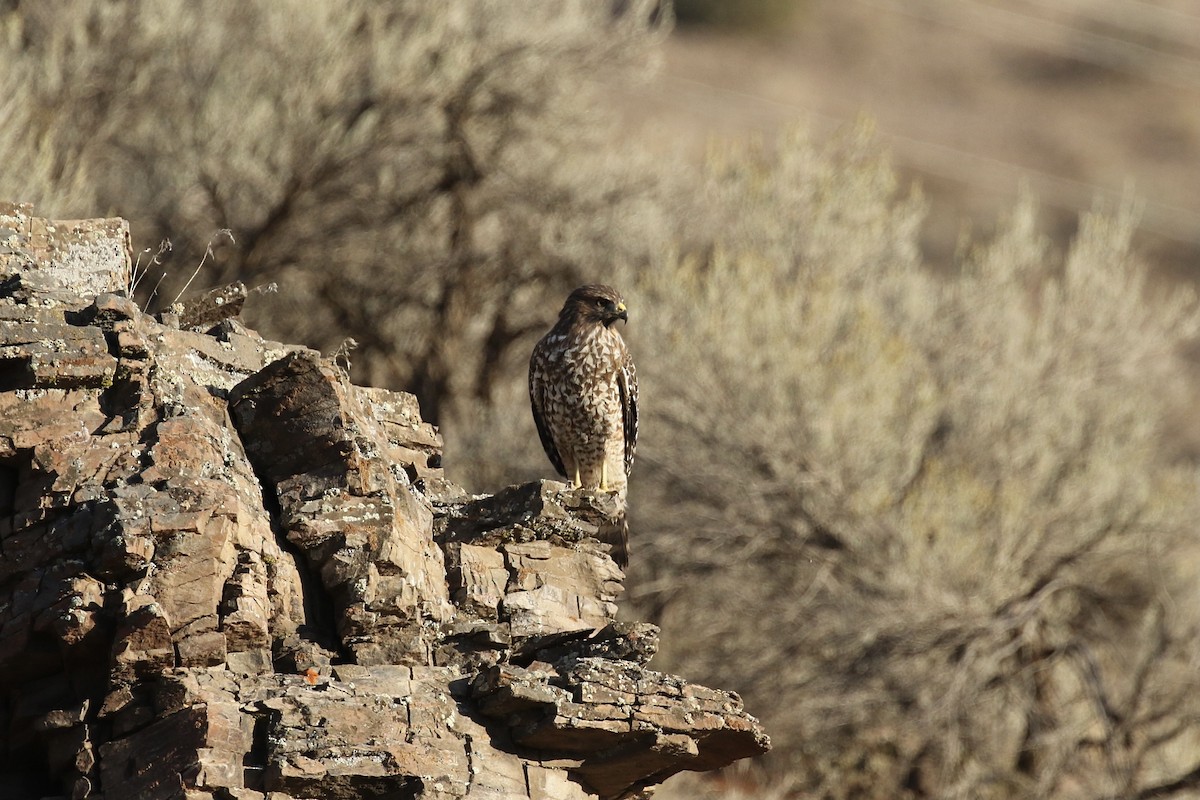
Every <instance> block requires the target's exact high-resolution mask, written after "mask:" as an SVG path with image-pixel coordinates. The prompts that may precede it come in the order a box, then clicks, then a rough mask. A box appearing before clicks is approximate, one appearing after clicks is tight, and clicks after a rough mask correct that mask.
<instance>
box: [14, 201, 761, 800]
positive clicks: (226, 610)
mask: <svg viewBox="0 0 1200 800" xmlns="http://www.w3.org/2000/svg"><path fill="white" fill-rule="evenodd" d="M129 269H130V262H129V243H128V232H127V226H126V225H125V223H124V222H123V221H121V220H89V221H80V222H70V223H57V222H52V221H48V220H41V219H38V218H36V217H33V216H32V215H31V214H30V212H29V209H28V207H24V206H14V205H11V204H0V675H3V678H4V679H3V680H0V731H3V733H2V734H0V797H4V798H14V799H18V800H19V799H21V798H41V797H52V796H55V797H71V798H78V799H80V800H82V798H88V797H95V798H108V800H114V799H115V798H121V799H122V800H124V798H147V799H153V798H164V799H165V798H188V800H203V799H204V798H220V799H221V800H226V799H227V798H238V799H239V800H249V799H251V798H260V799H261V800H266V799H267V798H270V799H271V800H288V799H289V798H297V799H299V798H317V797H319V798H347V799H349V798H356V799H357V798H465V797H478V798H485V797H486V798H501V797H504V798H508V797H513V798H522V797H523V798H564V799H565V798H584V797H594V796H601V797H621V796H633V795H635V794H637V793H638V792H640V791H642V790H643V789H645V788H646V787H649V786H652V785H654V784H656V783H658V782H661V781H662V780H664V779H665V778H667V777H669V776H670V775H672V774H674V773H676V772H678V771H680V770H708V769H715V768H718V767H721V766H724V765H726V764H729V763H731V762H732V761H734V760H736V759H740V758H744V757H747V756H752V755H756V754H758V753H762V752H765V751H766V750H767V749H768V748H769V742H768V740H767V738H766V736H765V734H764V732H763V731H762V729H761V727H760V726H759V724H758V723H757V721H756V720H755V719H754V718H753V717H751V716H749V715H748V714H746V712H745V711H744V710H743V708H742V705H741V702H740V700H739V699H738V698H737V696H736V695H733V694H732V693H729V692H724V691H719V690H713V689H707V688H704V687H699V686H694V685H691V684H688V683H686V682H685V681H683V680H682V679H679V678H676V677H674V676H670V675H664V674H662V673H657V672H653V671H651V670H649V669H647V667H646V665H647V663H648V662H649V661H650V659H651V658H652V657H653V655H654V652H655V650H656V649H657V641H658V639H657V637H658V631H657V629H655V628H654V626H652V625H647V624H645V623H627V622H617V621H616V620H615V616H616V612H617V600H618V598H619V595H620V593H621V591H622V586H621V582H622V580H623V578H624V576H623V574H622V573H621V571H620V570H619V569H618V568H617V566H616V565H615V564H614V563H613V562H612V560H611V559H610V558H609V556H608V553H607V549H606V547H605V546H604V545H601V544H600V543H599V542H597V541H596V540H595V538H594V535H595V533H596V530H597V528H598V526H600V525H602V524H604V523H605V521H606V520H608V519H609V518H610V516H611V515H612V514H613V513H614V511H615V507H614V505H613V501H612V498H610V497H608V496H607V495H602V494H597V493H589V492H586V491H569V490H568V489H567V487H565V486H563V485H562V484H557V483H553V482H539V483H534V484H527V485H523V486H516V487H509V488H508V489H505V490H503V491H501V492H499V493H497V494H495V495H488V496H470V495H468V494H466V493H465V492H464V491H463V490H461V489H458V488H457V487H454V486H453V485H452V484H450V483H448V482H447V481H446V480H445V479H444V477H443V475H442V472H441V439H440V437H439V435H438V433H437V431H436V430H435V429H434V428H433V427H432V426H430V425H428V424H427V423H425V422H423V421H422V420H421V417H420V413H419V409H418V408H417V406H416V402H415V400H414V399H413V398H412V397H411V396H409V395H406V394H403V393H397V392H390V391H385V390H381V389H368V388H364V387H358V386H354V385H352V384H351V383H350V382H349V380H348V379H347V377H346V376H345V374H344V373H343V372H341V371H340V370H339V369H338V368H337V367H336V366H335V365H334V364H333V363H332V362H330V361H329V360H327V359H324V358H322V357H321V356H320V354H318V353H315V352H313V351H310V350H306V349H304V348H301V347H294V346H286V345H282V344H279V343H276V342H269V341H265V340H263V339H262V338H261V337H260V336H258V335H257V334H256V333H255V332H253V331H251V330H248V329H246V328H245V327H244V326H242V325H241V324H240V323H239V322H238V321H237V320H236V319H235V318H234V317H233V316H232V315H234V314H236V312H237V310H238V309H239V308H240V306H241V300H242V299H244V297H245V294H246V292H245V289H244V288H243V287H240V286H236V285H235V286H234V287H225V288H224V289H221V290H214V292H210V293H208V294H206V295H203V296H201V297H199V298H197V299H196V300H195V301H192V302H191V303H189V302H188V301H185V302H184V304H183V307H182V309H180V308H175V309H173V311H172V313H170V314H163V315H160V316H159V317H152V316H149V315H147V314H144V313H142V311H141V310H140V309H138V307H137V306H136V304H134V303H133V302H132V301H131V300H129V299H127V298H126V297H124V296H123V292H124V290H125V288H126V286H127V285H128V282H129ZM189 326H190V327H189Z"/></svg>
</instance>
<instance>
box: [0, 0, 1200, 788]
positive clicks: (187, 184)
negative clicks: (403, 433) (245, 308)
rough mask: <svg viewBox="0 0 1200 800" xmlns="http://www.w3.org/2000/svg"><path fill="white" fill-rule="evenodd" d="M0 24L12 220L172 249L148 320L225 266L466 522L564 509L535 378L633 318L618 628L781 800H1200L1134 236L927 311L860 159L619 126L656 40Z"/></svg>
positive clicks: (642, 9)
mask: <svg viewBox="0 0 1200 800" xmlns="http://www.w3.org/2000/svg"><path fill="white" fill-rule="evenodd" d="M680 10H681V13H683V9H682V7H681V9H680ZM0 14H2V15H3V17H2V23H3V42H2V47H3V48H4V52H3V60H4V63H6V64H7V65H9V66H10V67H11V69H12V71H13V75H14V77H13V78H12V79H11V80H10V85H12V86H14V87H17V88H16V89H15V90H14V91H13V92H12V93H10V94H9V95H8V96H7V97H5V98H0V158H3V160H4V163H6V164H8V165H10V168H9V169H8V170H5V171H4V172H3V173H0V196H4V197H5V198H9V197H11V198H13V199H16V200H21V201H33V202H36V203H38V204H39V210H40V211H41V212H42V213H45V214H49V215H53V216H59V217H68V216H90V215H95V214H97V213H114V214H120V215H122V216H125V217H128V218H130V219H131V220H132V221H133V223H134V229H135V234H136V235H137V237H138V239H139V240H140V241H141V243H142V244H143V246H146V245H151V246H153V245H156V244H157V242H158V240H159V239H160V238H166V237H169V238H170V239H171V240H172V241H173V243H174V245H175V250H174V253H173V254H172V261H171V262H170V264H171V265H172V266H171V269H172V273H171V275H170V276H169V279H168V281H167V283H169V284H172V285H171V286H167V287H165V288H163V289H161V290H160V292H161V297H160V298H159V299H155V300H153V301H149V300H147V299H146V298H143V301H144V302H150V303H151V305H152V306H153V305H155V304H159V303H164V302H166V301H165V300H162V299H161V298H162V297H165V298H168V299H169V298H171V297H173V296H174V294H175V292H176V291H178V287H179V286H181V285H182V283H183V281H184V280H186V278H187V276H188V275H189V274H190V273H191V270H192V268H193V267H194V265H195V264H197V263H199V261H200V258H201V254H202V253H203V252H204V249H205V247H206V246H207V244H208V242H209V240H210V239H211V238H212V236H213V234H214V233H215V232H216V231H217V230H219V229H222V228H228V229H230V230H232V231H233V235H234V240H235V241H234V242H233V243H228V242H224V241H221V242H219V243H217V244H215V245H214V246H215V247H216V248H217V250H216V261H215V266H214V267H213V269H212V271H211V272H210V273H206V274H205V275H204V276H202V278H200V279H199V280H205V281H206V282H207V283H209V284H215V283H220V282H222V281H226V280H234V279H240V280H245V281H247V282H248V283H252V284H253V283H261V282H265V281H276V282H278V283H279V284H280V287H281V288H280V295H279V298H278V300H273V301H270V302H267V301H260V302H259V305H258V309H257V311H256V312H254V313H255V315H256V316H255V317H254V318H253V319H252V322H254V323H255V324H256V325H257V326H258V327H260V328H262V329H263V330H264V332H266V333H268V334H270V335H273V336H276V337H280V338H285V339H289V340H300V341H304V342H307V343H309V344H312V345H315V346H319V347H323V348H324V349H326V351H327V352H328V351H331V350H332V349H333V348H335V347H336V346H337V344H338V343H339V342H340V341H341V340H342V338H343V337H346V336H353V337H354V338H355V339H357V340H358V341H359V342H360V343H361V345H362V346H361V348H360V349H359V350H358V351H356V353H355V370H356V376H355V377H356V379H358V380H360V381H364V382H369V383H373V384H377V385H387V386H392V387H394V388H401V389H408V390H410V391H415V392H417V393H418V395H419V397H420V399H421V402H422V405H423V407H424V409H425V411H426V413H427V414H428V415H430V416H434V417H436V418H437V419H438V420H439V421H440V422H442V423H443V425H444V430H445V433H446V435H447V440H448V458H447V464H448V470H449V472H450V476H451V477H452V478H454V479H456V480H460V481H463V482H466V483H468V484H470V485H472V486H473V487H474V488H478V489H489V488H496V487H497V486H499V485H500V484H502V483H504V482H509V481H514V480H518V479H525V478H531V477H536V476H543V477H548V476H549V475H550V469H549V466H548V464H545V463H544V457H543V456H542V454H541V451H540V448H539V446H538V444H537V437H536V434H535V432H534V429H533V424H532V421H531V419H530V417H529V411H528V408H527V403H528V400H527V396H526V392H525V385H524V381H525V361H526V359H527V357H528V353H529V349H530V347H531V346H532V344H533V341H534V340H536V338H537V336H538V335H540V333H541V332H542V331H543V330H544V328H545V327H546V326H547V325H548V324H549V322H550V321H551V320H552V319H553V317H554V315H555V314H556V312H557V309H558V306H559V304H560V302H561V298H562V296H563V294H564V293H565V290H566V289H567V288H569V287H571V286H572V285H574V284H576V283H578V282H581V281H582V280H584V279H587V280H602V281H611V282H613V283H616V284H617V285H619V286H620V287H622V288H623V289H624V291H625V293H626V295H627V297H628V299H629V301H630V306H631V324H630V325H629V326H628V328H627V336H628V339H629V341H630V346H631V349H632V350H633V352H634V355H635V357H636V359H637V361H638V367H639V375H640V379H641V382H642V407H643V420H644V421H643V424H642V432H643V433H642V437H643V438H642V441H641V443H640V444H639V458H638V462H637V464H636V465H635V469H634V473H633V477H632V481H631V504H632V512H631V514H632V526H633V530H632V536H633V555H632V558H633V567H632V573H631V576H630V577H631V580H630V586H631V591H630V600H631V604H632V606H633V608H632V609H631V612H630V613H631V615H634V616H640V617H643V618H645V617H649V618H652V619H653V620H655V621H657V622H659V623H660V624H662V625H663V627H664V636H663V642H664V651H663V653H662V654H661V655H660V657H659V659H658V661H657V662H656V665H657V666H659V667H661V668H663V669H670V670H675V671H680V672H682V673H683V674H685V675H686V676H688V677H689V678H691V679H695V680H699V681H703V682H707V683H710V684H713V685H719V686H726V687H730V688H736V689H737V690H739V691H740V692H742V693H743V694H744V696H745V697H746V700H747V705H748V707H749V708H750V710H751V711H752V712H754V713H757V714H759V715H760V716H761V717H762V718H763V719H764V721H765V722H766V723H767V725H768V729H769V730H770V732H771V733H772V735H773V738H774V740H775V743H776V752H775V753H774V754H773V756H772V757H771V759H770V760H769V761H768V763H767V765H766V769H768V770H770V771H771V772H772V774H773V778H772V780H771V783H770V787H771V788H770V796H773V797H784V796H789V795H790V794H791V793H792V792H796V793H799V794H801V795H802V796H805V797H821V798H849V797H856V798H904V797H910V798H919V797H939V798H1034V797H1045V798H1050V797H1054V798H1063V797H1067V798H1073V797H1079V798H1084V797H1147V798H1148V797H1170V796H1181V793H1186V792H1192V793H1193V794H1194V793H1195V792H1196V791H1197V790H1198V789H1200V761H1198V759H1197V757H1196V753H1197V752H1200V697H1198V696H1197V694H1196V692H1195V691H1194V686H1195V682H1196V681H1195V673H1196V657H1197V656H1196V654H1197V653H1198V652H1200V602H1198V601H1200V597H1197V596H1196V595H1197V589H1196V587H1197V574H1196V573H1197V567H1198V564H1200V560H1198V555H1200V553H1198V552H1197V548H1198V546H1200V545H1198V539H1197V537H1196V535H1195V530H1194V526H1195V520H1196V519H1197V518H1198V517H1200V513H1198V512H1200V507H1198V505H1200V503H1198V499H1197V498H1198V496H1200V495H1198V494H1197V485H1196V477H1197V475H1196V470H1195V467H1194V465H1192V464H1189V463H1184V462H1181V461H1179V460H1176V459H1172V458H1169V457H1168V456H1167V455H1166V454H1167V453H1168V452H1169V451H1168V450H1167V448H1164V447H1163V437H1164V435H1165V434H1166V433H1167V431H1166V430H1165V428H1164V426H1165V420H1166V419H1167V415H1168V414H1169V413H1170V412H1171V411H1172V410H1174V409H1177V408H1179V407H1180V406H1182V405H1185V404H1186V402H1187V392H1188V391H1189V388H1190V387H1189V386H1188V385H1187V383H1186V380H1185V377H1184V376H1185V371H1184V369H1183V368H1182V365H1181V363H1180V358H1179V355H1178V354H1179V351H1180V350H1181V348H1182V346H1183V345H1185V344H1188V343H1189V342H1192V341H1194V339H1195V337H1196V335H1197V332H1198V330H1200V316H1198V314H1197V306H1196V303H1195V300H1194V298H1193V297H1192V296H1191V295H1190V294H1182V293H1181V294H1178V295H1177V296H1174V297H1172V298H1169V299H1166V300H1164V299H1162V298H1158V299H1155V298H1151V297H1149V296H1148V292H1147V290H1146V288H1145V275H1146V270H1145V268H1144V266H1143V265H1142V264H1140V263H1139V261H1138V259H1137V258H1136V257H1135V255H1134V254H1133V253H1132V252H1131V250H1130V235H1131V233H1132V231H1133V228H1134V226H1135V224H1136V219H1137V216H1136V209H1135V208H1133V207H1123V208H1114V209H1107V210H1098V211H1097V212H1096V213H1094V214H1090V215H1088V216H1087V217H1086V218H1085V219H1084V220H1083V222H1082V225H1081V227H1080V232H1079V234H1078V236H1077V238H1076V240H1075V242H1074V243H1073V245H1072V247H1071V248H1070V250H1069V251H1068V252H1066V253H1054V252H1052V251H1051V249H1050V248H1049V247H1048V246H1047V244H1046V242H1045V241H1044V240H1043V238H1042V237H1040V236H1039V234H1038V232H1037V226H1036V224H1035V222H1036V218H1037V210H1036V206H1035V203H1034V202H1033V201H1032V200H1027V201H1026V202H1023V203H1022V204H1020V205H1019V206H1018V207H1017V208H1015V209H1014V210H1013V212H1012V214H1011V216H1010V218H1009V219H1008V220H1006V221H1005V222H1004V224H1003V225H1002V226H1001V227H1000V229H999V230H998V232H997V233H996V234H995V236H994V237H992V238H991V240H990V241H986V242H980V243H977V244H976V245H974V246H972V247H968V248H966V249H965V250H964V256H963V258H962V261H961V264H960V269H959V271H958V273H957V274H955V275H953V276H951V277H945V276H934V275H932V274H931V272H930V271H929V270H928V269H927V268H926V266H925V265H924V264H923V262H922V258H921V254H920V252H919V249H918V245H917V242H918V234H919V231H920V228H921V225H922V221H923V214H924V206H923V202H922V199H921V198H920V196H919V195H918V194H915V193H910V192H907V191H905V190H902V189H901V187H899V186H897V181H896V178H895V176H894V174H893V172H892V170H891V168H890V166H889V164H888V162H887V159H886V157H884V156H883V154H882V153H881V152H880V150H879V148H878V146H877V144H876V143H875V141H874V138H873V136H872V134H871V132H870V130H869V129H868V128H866V127H860V128H857V129H854V130H850V131H846V132H844V133H843V134H842V135H841V136H839V137H837V138H836V139H834V140H833V141H831V142H829V143H825V144H821V143H817V142H814V141H813V140H812V139H810V138H809V137H806V136H804V135H802V134H799V133H797V134H795V135H792V136H790V137H788V138H786V139H785V140H783V141H781V142H778V143H776V144H774V145H773V146H772V147H770V148H758V147H750V146H746V145H731V146H728V147H726V148H724V149H719V150H714V152H713V153H712V155H711V157H710V158H709V160H708V164H707V167H706V169H705V170H704V171H703V172H698V171H695V170H692V169H689V168H687V167H685V166H681V165H679V164H675V163H671V162H668V161H664V160H662V159H654V160H652V159H649V158H647V157H645V156H643V155H640V154H639V152H638V149H637V143H636V142H634V141H630V140H629V138H628V137H625V138H621V137H620V136H618V135H615V133H614V131H612V129H611V116H612V115H611V114H606V113H605V110H604V109H603V107H602V106H601V105H600V104H599V102H598V100H597V95H596V92H595V89H596V88H597V86H598V84H601V83H602V82H603V81H620V80H635V79H637V78H638V77H639V76H640V75H644V74H647V72H648V71H649V70H650V69H652V68H653V63H654V60H655V57H656V44H657V43H658V42H659V41H660V39H661V37H662V36H663V35H664V33H665V29H666V27H667V26H668V24H669V15H664V14H663V13H662V9H661V8H660V4H658V3H656V2H647V3H643V4H631V3H628V2H618V3H614V4H611V5H608V4H598V3H594V2H571V3H562V4H545V3H539V2H534V1H533V0H530V1H529V2H514V1H513V0H503V1H502V0H472V2H469V3H456V4H453V5H450V4H446V5H443V4H393V3H382V2H371V0H339V2H331V3H327V4H322V5H317V4H310V3H306V2H299V0H293V1H292V2H279V3H275V4H269V5H268V4H232V3H229V4H216V5H208V4H206V5H204V6H203V8H201V7H199V6H196V5H193V4H189V3H187V2H183V0H174V2H172V0H161V2H158V3H155V4H154V5H153V9H152V10H151V9H150V6H149V4H132V3H110V2H105V0H71V2H64V3H60V4H54V5H53V6H51V5H49V4H31V3H17V4H15V5H14V4H9V5H8V6H3V7H0ZM14 165H16V166H14ZM205 269H206V270H208V269H209V268H208V267H205ZM196 285H198V284H196ZM749 780H750V778H749V777H748V776H746V775H745V774H740V773H739V775H738V776H736V780H733V779H727V781H726V783H725V784H724V785H723V787H722V786H717V785H715V784H714V785H711V786H709V787H708V788H707V789H706V790H704V794H703V796H714V797H715V796H720V795H728V796H753V789H750V790H748V789H747V788H746V787H747V782H748V781H749ZM687 791H692V790H687ZM700 791H701V790H700V789H695V791H694V792H693V793H692V794H690V795H687V794H685V795H684V796H701V794H700Z"/></svg>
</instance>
